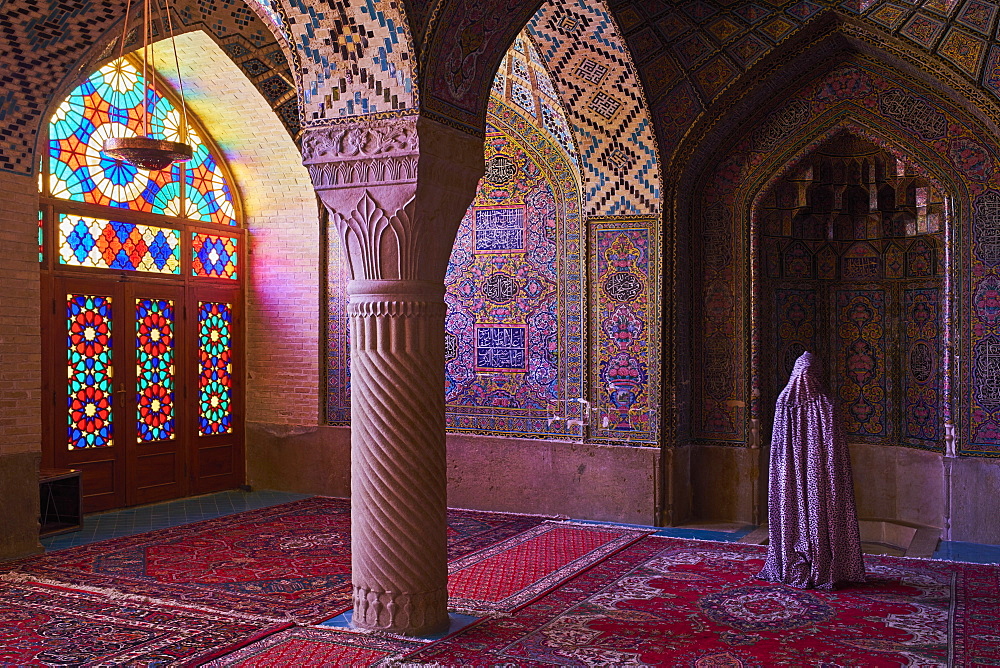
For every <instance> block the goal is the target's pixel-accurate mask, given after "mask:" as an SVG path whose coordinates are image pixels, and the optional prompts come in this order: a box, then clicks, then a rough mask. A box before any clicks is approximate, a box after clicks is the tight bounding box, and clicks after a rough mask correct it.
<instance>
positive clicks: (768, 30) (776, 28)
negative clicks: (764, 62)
mask: <svg viewBox="0 0 1000 668" xmlns="http://www.w3.org/2000/svg"><path fill="white" fill-rule="evenodd" d="M795 28H796V24H795V23H794V22H792V21H791V20H790V19H787V18H785V17H784V16H778V17H777V18H775V19H774V20H772V21H768V22H767V23H765V24H764V25H763V26H761V28H760V29H759V30H758V32H760V33H763V34H764V35H766V36H767V37H768V38H770V39H771V41H772V42H779V41H781V39H782V38H784V37H785V36H786V35H788V33H790V32H791V31H792V30H794V29H795Z"/></svg>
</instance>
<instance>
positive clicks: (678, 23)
mask: <svg viewBox="0 0 1000 668" xmlns="http://www.w3.org/2000/svg"><path fill="white" fill-rule="evenodd" d="M691 28H692V25H691V22H690V21H688V20H687V19H686V18H684V16H683V15H682V14H681V13H680V12H673V13H672V14H667V15H666V16H664V17H663V18H662V19H660V20H659V21H657V22H656V29H657V30H659V31H660V34H661V35H662V36H663V37H664V38H666V39H667V40H672V39H673V38H674V37H677V36H678V35H680V34H681V33H683V32H686V31H688V30H690V29H691Z"/></svg>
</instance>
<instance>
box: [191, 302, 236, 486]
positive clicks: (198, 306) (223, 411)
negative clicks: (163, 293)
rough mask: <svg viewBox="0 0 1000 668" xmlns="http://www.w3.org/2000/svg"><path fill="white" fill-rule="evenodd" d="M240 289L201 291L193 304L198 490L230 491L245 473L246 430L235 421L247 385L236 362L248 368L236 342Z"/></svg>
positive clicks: (194, 446)
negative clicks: (196, 374)
mask: <svg viewBox="0 0 1000 668" xmlns="http://www.w3.org/2000/svg"><path fill="white" fill-rule="evenodd" d="M238 294H239V293H238V292H237V291H236V290H233V289H215V290H204V289H203V290H199V291H198V294H197V295H195V296H194V298H193V299H192V300H191V303H190V305H189V310H190V312H192V313H196V314H197V316H196V317H195V318H192V323H191V327H193V329H194V333H193V335H192V336H191V337H190V340H191V341H192V342H195V344H196V345H197V360H198V361H197V366H196V369H197V373H198V382H197V396H196V399H195V401H194V405H195V406H196V408H197V417H196V419H195V420H193V421H192V436H191V441H192V447H191V450H190V452H191V461H190V466H191V479H192V484H193V486H194V488H193V490H192V491H194V492H196V493H199V494H203V493H206V492H212V491H217V490H221V489H229V488H231V487H233V486H235V485H239V484H240V482H241V481H242V480H243V476H244V463H243V448H242V442H243V434H242V428H241V425H240V423H239V422H238V421H237V420H236V419H235V418H236V415H237V408H238V407H240V406H241V404H242V386H241V384H240V383H239V379H238V377H237V376H236V375H235V374H234V365H236V366H237V367H242V363H241V359H240V357H241V355H240V352H241V351H240V350H239V349H238V348H237V347H236V346H235V345H234V343H235V334H236V332H237V331H238V329H239V320H238V319H237V301H236V300H237V297H238Z"/></svg>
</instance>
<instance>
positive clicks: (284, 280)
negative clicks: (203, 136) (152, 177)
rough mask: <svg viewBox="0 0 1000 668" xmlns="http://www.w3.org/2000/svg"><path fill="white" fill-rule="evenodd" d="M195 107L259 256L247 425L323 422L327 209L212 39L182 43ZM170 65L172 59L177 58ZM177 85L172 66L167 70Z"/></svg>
mask: <svg viewBox="0 0 1000 668" xmlns="http://www.w3.org/2000/svg"><path fill="white" fill-rule="evenodd" d="M177 47H178V53H179V56H180V61H181V63H183V66H182V67H183V69H182V73H183V76H184V86H185V90H186V91H187V93H188V104H189V105H190V107H191V109H192V110H193V111H194V112H195V114H197V116H198V118H199V119H200V120H201V121H202V122H203V123H204V125H205V127H206V128H207V129H208V130H209V131H210V132H211V133H212V136H213V138H214V139H215V140H216V142H218V144H219V146H220V148H221V149H222V152H223V153H224V154H225V156H226V158H227V160H228V161H229V166H230V167H231V169H232V171H233V174H234V176H235V178H236V184H235V185H236V189H237V190H238V192H239V196H240V198H241V199H242V202H243V211H244V215H245V220H246V226H247V229H248V230H249V232H250V249H251V255H249V257H246V256H245V257H244V258H243V259H242V260H241V261H243V262H245V263H246V264H244V274H243V276H244V278H245V279H246V286H247V303H246V308H247V317H246V322H247V366H248V369H247V370H248V377H247V420H248V421H250V422H260V423H266V424H274V425H286V426H287V425H302V426H306V425H308V426H315V425H316V424H318V422H319V417H320V415H319V394H320V375H319V360H320V353H319V346H320V331H319V321H320V301H321V299H322V291H321V288H320V275H321V270H320V268H321V257H320V252H321V251H320V234H319V208H318V205H317V200H316V196H315V193H314V191H313V188H312V184H311V182H310V180H309V175H308V173H307V172H306V169H305V168H304V167H303V166H302V158H301V156H300V155H299V152H298V149H297V148H296V146H295V144H294V142H293V141H292V140H291V138H290V137H289V136H288V133H287V132H286V131H285V129H284V128H283V127H282V125H281V122H280V121H279V120H278V118H277V117H276V116H275V115H274V113H273V112H272V111H271V109H270V108H269V107H268V105H267V103H266V102H265V100H264V99H263V98H262V97H261V95H260V93H259V92H258V91H257V89H256V88H254V86H253V85H252V84H251V83H250V82H249V81H248V80H247V78H246V77H245V76H244V75H243V73H242V72H241V71H240V70H239V68H237V67H236V65H234V64H233V62H232V60H231V59H230V58H229V57H228V56H227V55H226V54H225V53H223V52H222V51H221V50H220V49H219V47H218V46H217V45H216V44H215V42H213V41H212V40H211V39H210V38H209V37H208V36H207V35H205V33H203V32H195V33H188V34H185V35H181V36H179V37H178V38H177ZM171 60H172V58H171ZM162 65H163V67H162V70H161V71H162V72H163V73H164V74H166V75H167V78H168V79H171V78H172V77H171V74H170V72H171V67H170V65H169V64H168V63H163V64H162Z"/></svg>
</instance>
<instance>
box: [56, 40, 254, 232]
mask: <svg viewBox="0 0 1000 668" xmlns="http://www.w3.org/2000/svg"><path fill="white" fill-rule="evenodd" d="M143 82H144V79H143V77H142V73H141V72H140V71H139V70H138V69H136V68H135V67H134V66H133V65H132V64H130V63H129V62H128V61H127V60H125V59H118V60H115V61H113V62H111V63H108V64H107V65H105V66H104V67H102V68H101V69H99V70H98V71H97V72H95V73H94V74H92V75H91V76H90V78H89V79H87V81H85V82H84V83H82V84H81V85H80V86H78V87H77V88H76V89H75V90H74V91H73V92H72V93H70V95H69V97H67V98H66V99H65V100H64V101H63V103H62V104H61V105H59V107H58V108H57V109H56V111H55V113H54V114H53V115H52V119H51V121H50V123H49V189H50V193H51V194H52V195H53V196H54V197H58V198H60V199H68V200H72V201H76V202H90V203H93V204H102V205H105V206H112V207H116V208H121V209H131V210H133V211H149V212H153V213H160V214H165V215H169V216H178V217H188V218H192V219H194V220H198V221H203V222H208V223H220V224H223V225H236V210H235V207H234V205H233V194H232V191H231V189H230V187H229V183H228V181H227V180H226V177H225V175H224V174H223V172H222V168H221V167H220V166H219V163H218V160H216V158H215V157H214V156H213V155H212V153H211V151H210V149H209V147H208V145H207V144H206V143H205V141H204V140H203V139H202V138H201V136H200V135H199V134H198V132H197V131H195V130H193V129H191V128H189V129H188V132H187V137H186V139H187V141H188V143H190V144H191V145H192V146H193V148H194V156H193V158H192V159H191V160H190V161H189V162H187V163H186V164H176V165H173V166H171V167H170V168H168V169H166V170H163V171H156V170H152V171H151V170H143V169H138V168H136V167H133V166H132V165H128V164H126V163H124V162H122V161H120V160H115V159H113V158H110V157H108V156H107V155H105V154H104V153H103V152H102V147H103V145H104V140H105V139H108V138H109V137H127V136H135V135H140V136H141V135H142V134H143V132H144V128H143V127H142V125H143V123H142V119H143V114H142V108H143ZM146 109H147V110H148V116H147V118H148V119H149V128H148V134H149V136H151V137H154V138H156V139H167V140H170V141H181V135H180V125H181V114H180V112H179V111H178V109H177V108H176V107H175V106H174V105H173V104H172V103H171V102H170V100H169V99H168V98H167V97H165V96H164V95H163V94H162V93H161V91H158V90H156V88H155V86H151V87H150V91H149V97H148V99H147V101H146ZM182 183H186V185H187V188H186V190H184V189H182V188H181V184H182ZM182 199H186V200H187V202H186V203H185V202H184V201H182Z"/></svg>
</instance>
